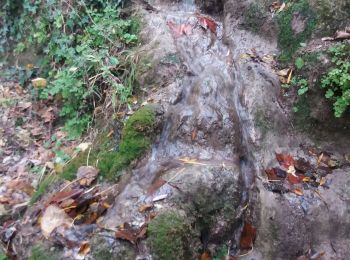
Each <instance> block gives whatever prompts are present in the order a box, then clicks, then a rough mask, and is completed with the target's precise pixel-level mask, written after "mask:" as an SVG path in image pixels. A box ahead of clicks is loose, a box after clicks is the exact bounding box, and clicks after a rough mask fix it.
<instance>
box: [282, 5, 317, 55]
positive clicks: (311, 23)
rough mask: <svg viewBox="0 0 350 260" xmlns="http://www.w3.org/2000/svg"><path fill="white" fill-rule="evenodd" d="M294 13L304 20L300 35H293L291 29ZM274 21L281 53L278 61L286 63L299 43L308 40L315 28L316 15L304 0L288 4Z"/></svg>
mask: <svg viewBox="0 0 350 260" xmlns="http://www.w3.org/2000/svg"><path fill="white" fill-rule="evenodd" d="M289 2H290V1H289ZM295 13H298V14H300V15H301V16H302V17H304V18H305V19H306V25H305V29H304V30H303V31H302V32H300V33H295V32H294V31H293V28H292V21H293V16H294V14H295ZM276 19H277V23H278V26H279V32H278V45H279V48H280V49H281V52H282V53H281V55H280V57H279V60H280V61H281V62H288V61H290V59H291V58H292V57H293V55H294V53H295V52H296V51H297V50H298V48H299V47H300V43H304V42H306V41H307V40H308V39H309V38H310V36H311V34H312V32H313V30H314V28H315V26H316V15H315V13H314V12H313V11H312V9H311V8H310V6H309V4H308V2H307V1H306V0H300V1H298V2H296V3H293V2H291V3H289V8H288V9H287V10H285V11H283V12H280V13H278V14H277V16H276Z"/></svg>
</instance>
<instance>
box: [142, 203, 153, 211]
mask: <svg viewBox="0 0 350 260" xmlns="http://www.w3.org/2000/svg"><path fill="white" fill-rule="evenodd" d="M153 207H154V205H153V204H144V205H142V206H140V207H139V212H140V213H143V212H145V211H147V210H150V209H153Z"/></svg>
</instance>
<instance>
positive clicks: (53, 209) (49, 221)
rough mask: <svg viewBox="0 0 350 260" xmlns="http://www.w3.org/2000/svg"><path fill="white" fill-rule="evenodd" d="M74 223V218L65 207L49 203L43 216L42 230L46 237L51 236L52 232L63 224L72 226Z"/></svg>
mask: <svg viewBox="0 0 350 260" xmlns="http://www.w3.org/2000/svg"><path fill="white" fill-rule="evenodd" d="M72 223H73V219H71V218H70V217H68V215H67V214H66V213H65V212H64V210H63V209H61V208H59V207H57V206H55V205H49V206H48V207H47V208H46V209H45V212H44V214H43V216H42V218H41V223H40V227H41V231H42V233H43V235H44V236H45V237H46V238H49V237H50V234H51V232H52V231H53V230H54V229H55V228H57V227H59V226H62V225H65V226H68V227H70V226H71V225H72Z"/></svg>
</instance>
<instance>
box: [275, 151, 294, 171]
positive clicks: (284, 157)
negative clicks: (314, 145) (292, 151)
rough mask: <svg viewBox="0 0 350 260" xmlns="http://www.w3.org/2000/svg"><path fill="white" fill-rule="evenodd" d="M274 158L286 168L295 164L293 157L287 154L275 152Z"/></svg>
mask: <svg viewBox="0 0 350 260" xmlns="http://www.w3.org/2000/svg"><path fill="white" fill-rule="evenodd" d="M276 159H277V161H278V162H279V164H280V165H281V166H282V167H284V168H286V169H288V168H289V166H294V164H295V162H294V159H293V157H292V156H291V155H289V154H282V153H276Z"/></svg>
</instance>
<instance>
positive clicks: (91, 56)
mask: <svg viewBox="0 0 350 260" xmlns="http://www.w3.org/2000/svg"><path fill="white" fill-rule="evenodd" d="M121 2H122V1H120V0H110V1H102V0H98V1H92V0H79V1H74V2H73V3H71V4H66V3H65V2H62V1H53V0H44V1H39V0H35V1H33V0H23V1H11V0H6V2H5V4H4V5H3V8H2V13H3V14H4V15H5V18H4V19H2V20H1V21H0V22H2V23H3V24H4V27H3V29H1V30H0V37H1V40H0V42H5V43H10V42H16V43H17V44H16V49H15V53H19V52H23V51H26V50H30V51H33V52H35V53H37V54H38V56H40V57H42V60H41V62H40V64H41V67H40V70H39V72H40V76H41V77H46V78H48V80H49V84H48V86H47V87H46V88H45V89H42V90H40V91H39V92H40V93H39V94H40V97H41V98H43V99H47V98H51V97H56V99H57V100H61V111H60V116H61V118H62V119H63V120H64V122H65V128H66V130H67V131H68V132H69V134H70V136H71V137H77V136H79V135H80V134H81V133H82V132H83V131H84V130H85V129H86V128H87V126H88V124H89V122H90V121H91V119H92V112H93V109H94V106H95V105H98V104H99V103H102V102H103V101H104V99H105V98H106V97H107V96H106V93H107V92H106V90H107V89H109V90H110V91H108V93H110V97H107V98H113V101H114V102H113V103H114V104H115V103H116V102H117V101H119V102H122V103H123V102H124V103H125V102H126V101H127V98H128V97H129V96H130V95H131V94H132V92H133V91H134V87H135V85H136V83H135V70H136V65H135V63H136V62H135V60H136V58H137V57H136V56H135V55H133V54H132V52H131V50H130V48H131V47H132V46H133V45H135V43H136V42H137V40H138V37H137V34H138V31H139V21H138V19H137V18H121V15H120V11H119V9H118V6H119V4H120V3H121ZM0 19H1V18H0ZM6 48H7V49H9V44H7V45H5V47H4V49H6ZM8 51H9V50H8Z"/></svg>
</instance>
